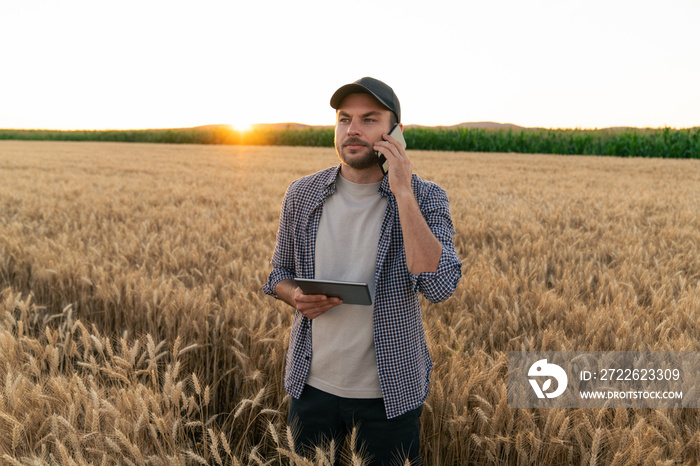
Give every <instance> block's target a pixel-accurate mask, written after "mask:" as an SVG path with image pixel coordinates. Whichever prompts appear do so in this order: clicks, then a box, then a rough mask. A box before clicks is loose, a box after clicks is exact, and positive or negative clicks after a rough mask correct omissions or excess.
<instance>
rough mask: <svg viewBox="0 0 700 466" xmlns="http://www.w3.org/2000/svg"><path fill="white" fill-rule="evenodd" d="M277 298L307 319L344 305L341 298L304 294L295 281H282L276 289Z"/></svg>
mask: <svg viewBox="0 0 700 466" xmlns="http://www.w3.org/2000/svg"><path fill="white" fill-rule="evenodd" d="M275 292H276V293H277V296H279V297H280V299H282V301H284V302H286V303H287V304H289V305H290V306H292V307H293V308H294V309H296V310H297V311H299V312H300V313H301V314H302V315H303V316H304V317H306V318H307V319H315V318H316V317H318V316H320V315H322V314H325V313H326V312H328V311H329V310H330V309H332V308H334V307H336V306H338V305H340V304H343V301H342V300H341V299H339V298H329V297H328V296H325V295H319V294H304V292H303V291H301V288H299V286H298V285H297V284H296V282H295V281H294V280H282V281H281V282H279V283H278V284H277V287H276V288H275Z"/></svg>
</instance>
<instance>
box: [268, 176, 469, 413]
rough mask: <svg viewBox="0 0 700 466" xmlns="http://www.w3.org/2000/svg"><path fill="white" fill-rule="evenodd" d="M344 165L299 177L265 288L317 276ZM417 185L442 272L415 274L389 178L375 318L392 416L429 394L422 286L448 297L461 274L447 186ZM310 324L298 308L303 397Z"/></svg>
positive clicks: (295, 363)
mask: <svg viewBox="0 0 700 466" xmlns="http://www.w3.org/2000/svg"><path fill="white" fill-rule="evenodd" d="M339 169H340V167H339V166H337V167H332V168H329V169H326V170H324V171H321V172H318V173H315V174H313V175H310V176H307V177H304V178H301V179H298V180H296V181H294V182H293V183H292V184H291V185H290V186H289V188H288V189H287V193H286V195H285V197H284V201H283V202H282V213H281V216H280V225H279V231H278V232H277V245H276V247H275V252H274V254H273V257H272V267H273V270H272V272H271V273H270V276H269V278H268V281H267V283H266V284H265V285H264V287H263V290H264V291H265V293H267V294H269V295H271V296H274V297H277V295H276V293H275V288H276V286H277V284H278V283H279V282H280V281H282V280H285V279H293V278H296V277H299V278H314V251H315V245H316V234H317V232H318V225H319V221H320V219H321V213H322V211H323V203H324V201H325V199H326V198H327V197H328V196H330V195H331V194H333V193H334V192H335V180H336V177H337V176H338V173H339ZM412 185H413V192H414V194H415V197H416V200H417V201H418V206H419V207H420V210H421V212H422V213H423V216H424V217H425V220H426V221H427V223H428V226H429V227H430V230H431V231H432V232H433V234H434V235H435V236H436V237H437V239H438V240H439V241H440V243H442V256H441V257H440V263H439V265H438V270H437V272H435V273H421V274H419V275H415V274H412V273H411V272H410V271H409V270H408V266H407V265H406V255H405V253H404V245H403V235H402V232H401V224H400V223H399V213H398V207H397V205H396V200H395V198H394V195H393V194H392V193H391V190H390V189H389V181H388V177H385V178H384V180H383V181H382V183H381V185H380V187H379V193H380V194H381V195H382V196H385V197H387V199H388V206H387V209H386V213H385V215H384V220H383V222H382V227H381V233H380V238H379V244H378V249H377V263H376V272H375V273H376V275H375V281H376V291H375V298H374V316H373V320H374V343H375V351H376V356H377V367H378V371H379V383H380V385H381V388H382V395H383V398H384V404H385V406H386V414H387V417H388V418H393V417H396V416H400V415H401V414H403V413H405V412H407V411H410V410H412V409H415V408H417V407H419V406H420V405H422V404H423V402H424V401H425V399H426V397H427V396H428V385H429V383H430V371H431V370H432V367H433V363H432V361H431V359H430V354H429V353H428V346H427V344H426V342H425V332H424V330H423V321H422V318H421V310H420V304H419V301H418V292H420V293H421V294H423V296H425V297H426V298H427V299H428V300H429V301H431V302H440V301H443V300H445V299H447V298H449V297H450V296H451V295H452V293H453V292H454V290H455V287H456V286H457V282H458V281H459V279H460V277H461V262H460V260H459V258H458V257H457V253H456V252H455V248H454V244H453V241H452V236H453V235H454V227H453V225H452V218H451V216H450V210H449V202H448V200H447V195H446V194H445V191H444V190H443V189H442V188H440V187H439V186H438V185H436V184H435V183H431V182H428V181H424V180H422V179H420V178H419V177H418V176H416V175H413V179H412ZM311 327H312V321H311V320H309V319H307V318H306V317H304V316H303V315H301V314H300V313H299V312H297V313H296V314H295V316H294V323H293V324H292V333H291V337H290V341H289V350H288V352H287V361H286V369H285V377H284V387H285V390H286V391H287V392H288V393H289V394H290V395H292V396H293V397H295V398H299V397H300V396H301V392H302V390H303V389H304V385H305V383H306V378H307V376H308V374H309V367H310V365H311ZM338 363H339V364H340V363H342V362H341V361H338Z"/></svg>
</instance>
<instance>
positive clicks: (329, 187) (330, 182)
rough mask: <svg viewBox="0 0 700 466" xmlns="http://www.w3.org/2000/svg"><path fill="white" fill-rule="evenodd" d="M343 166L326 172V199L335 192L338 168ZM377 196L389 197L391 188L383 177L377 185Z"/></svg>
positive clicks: (338, 174)
mask: <svg viewBox="0 0 700 466" xmlns="http://www.w3.org/2000/svg"><path fill="white" fill-rule="evenodd" d="M342 166H343V165H342V164H340V165H338V166H337V167H333V168H332V169H331V170H329V171H328V176H327V177H326V180H325V189H324V193H323V194H324V196H326V197H328V196H330V195H331V194H333V193H334V192H335V182H336V180H337V179H338V177H339V176H340V167H342ZM379 194H380V195H381V196H382V197H389V196H390V195H391V188H390V187H389V177H388V176H385V177H384V178H382V182H381V184H380V185H379Z"/></svg>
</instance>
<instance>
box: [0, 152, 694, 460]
mask: <svg viewBox="0 0 700 466" xmlns="http://www.w3.org/2000/svg"><path fill="white" fill-rule="evenodd" d="M410 156H411V158H412V160H413V161H414V165H415V168H416V172H417V173H418V174H419V175H421V176H423V177H424V178H427V179H431V180H434V181H436V182H437V183H439V184H440V185H441V186H443V187H444V188H445V189H446V190H447V192H448V195H449V197H450V200H451V211H452V215H453V220H454V223H455V229H456V236H455V244H456V247H457V250H458V253H459V255H460V257H461V258H462V259H463V264H464V268H463V275H464V276H463V279H462V281H461V282H460V285H459V287H458V288H457V291H456V293H455V296H454V297H452V298H451V299H450V300H448V301H447V302H445V303H442V304H438V305H433V304H429V303H427V302H424V303H423V305H424V322H425V328H426V331H427V334H428V339H429V345H430V349H431V354H432V356H433V359H434V362H435V368H434V371H433V374H432V383H431V392H430V395H429V397H428V400H427V402H426V404H425V409H424V413H423V416H422V419H421V422H422V424H421V429H422V439H423V443H422V445H421V452H422V457H423V460H424V463H426V464H430V465H442V464H482V463H490V464H531V463H542V464H571V463H588V464H652V463H657V462H660V463H668V462H675V463H693V462H697V461H700V420H699V419H698V412H697V410H695V409H668V410H651V409H622V408H618V409H600V410H592V409H566V410H559V409H551V410H547V409H511V408H509V407H508V405H507V397H506V381H507V352H508V351H519V350H599V351H600V350H619V351H625V350H674V351H698V350H699V348H700V327H699V326H698V322H700V253H699V251H698V246H699V245H700V202H699V201H698V195H697V193H698V192H700V164H698V162H697V161H692V160H682V161H678V160H659V159H649V160H646V159H644V160H643V159H619V158H601V157H561V156H539V155H513V154H471V153H437V152H419V151H414V152H410ZM334 163H336V159H335V155H334V154H333V152H332V150H328V149H311V148H284V147H242V146H188V145H147V144H108V143H87V142H85V143H57V142H8V141H3V142H0V458H2V462H3V463H7V464H54V463H62V464H226V465H237V464H270V463H274V464H282V463H286V462H294V463H295V464H328V463H332V461H333V457H332V456H331V455H332V454H333V452H332V450H329V449H328V448H319V449H318V450H317V452H316V456H315V458H307V459H304V458H301V457H299V456H298V455H297V454H296V453H294V451H293V443H294V437H293V432H292V431H291V430H290V429H288V428H287V427H286V425H285V421H286V411H287V408H288V404H289V396H288V395H286V394H285V393H284V391H283V390H282V380H281V379H282V373H283V369H284V357H285V351H286V344H287V340H288V338H289V329H290V325H291V318H292V313H291V311H290V309H289V308H288V307H287V306H286V305H283V304H281V303H279V302H275V301H274V300H272V299H270V298H267V297H265V296H263V295H262V293H261V291H260V288H261V286H262V284H263V283H264V281H265V280H266V277H267V274H268V272H269V259H270V256H271V253H272V249H273V247H274V241H275V233H276V229H277V221H278V217H279V210H280V202H281V199H282V196H283V194H284V191H285V189H286V187H287V186H288V184H289V183H290V182H291V181H292V180H293V179H295V178H297V177H299V176H303V175H305V174H308V173H311V172H313V171H316V170H319V169H322V168H325V167H327V166H329V165H331V164H334ZM360 447H361V446H360V445H356V444H353V437H352V436H350V438H349V439H348V440H347V442H346V444H345V445H344V446H343V448H342V452H341V453H339V454H340V455H341V457H342V459H343V460H344V461H345V462H346V463H348V464H359V463H361V462H362V461H363V459H362V457H361V455H360V454H359V452H358V450H360V449H361V448H360Z"/></svg>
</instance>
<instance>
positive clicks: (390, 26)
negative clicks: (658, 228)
mask: <svg viewBox="0 0 700 466" xmlns="http://www.w3.org/2000/svg"><path fill="white" fill-rule="evenodd" d="M698 25H700V1H697V0H678V1H676V0H669V1H665V2H662V1H660V0H656V1H653V2H652V1H647V0H637V1H626V0H534V1H524V0H502V1H493V0H491V1H489V0H481V1H479V2H475V1H457V0H455V1H444V0H430V1H428V0H423V1H420V2H417V1H382V0H353V1H345V2H341V1H336V0H312V1H303V0H300V1H296V2H294V1H271V0H269V1H265V0H247V1H231V0H229V1H215V0H199V1H197V2H194V1H188V2H183V1H173V0H170V1H160V0H138V1H133V0H126V1H124V0H122V1H118V2H117V1H106V0H90V1H77V0H61V1H59V0H21V1H20V0H14V1H10V0H2V3H0V44H2V48H1V49H0V50H1V51H2V52H1V55H0V128H56V129H104V128H163V127H186V126H197V125H206V124H220V123H232V124H244V123H277V122H288V121H294V122H300V123H307V124H333V122H334V114H333V110H332V109H331V108H330V106H329V103H328V102H329V99H330V96H331V94H332V93H333V92H334V91H335V89H337V88H338V87H340V86H341V85H343V84H346V83H348V82H352V81H354V80H356V79H358V78H360V77H362V76H373V77H375V78H378V79H381V80H383V81H385V82H386V83H387V84H389V85H390V86H392V87H393V88H394V90H395V91H396V93H397V95H398V96H399V99H400V100H401V106H402V112H403V122H404V123H406V124H425V125H451V124H456V123H460V122H465V121H497V122H502V123H515V124H518V125H523V126H541V127H548V128H549V127H552V128H556V127H559V128H573V127H579V128H595V127H598V128H600V127H606V126H646V127H663V126H672V127H678V128H681V127H691V126H700V27H699V26H698Z"/></svg>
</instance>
